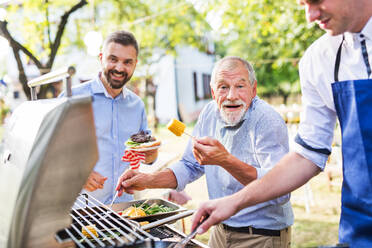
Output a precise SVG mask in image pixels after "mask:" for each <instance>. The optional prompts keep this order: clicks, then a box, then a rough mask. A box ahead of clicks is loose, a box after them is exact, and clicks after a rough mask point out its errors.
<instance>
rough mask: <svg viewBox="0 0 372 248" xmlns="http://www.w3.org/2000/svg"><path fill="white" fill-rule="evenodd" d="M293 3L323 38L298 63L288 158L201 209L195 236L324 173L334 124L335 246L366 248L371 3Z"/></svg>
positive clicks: (370, 178) (371, 176)
mask: <svg viewBox="0 0 372 248" xmlns="http://www.w3.org/2000/svg"><path fill="white" fill-rule="evenodd" d="M298 2H299V3H300V4H301V5H303V6H304V7H305V12H306V17H307V20H308V21H309V22H316V23H317V24H318V25H319V27H320V28H321V29H324V30H325V31H326V32H327V33H326V34H324V35H323V36H322V37H320V38H319V39H318V40H316V41H315V42H314V43H313V44H312V45H311V46H310V47H309V48H308V49H307V50H306V52H305V54H304V56H303V57H302V59H301V61H300V81H301V88H302V94H303V104H304V111H303V114H302V115H301V122H300V126H299V132H298V135H297V137H296V139H295V141H296V143H297V145H296V147H295V151H294V152H291V153H289V154H288V155H286V156H285V157H283V159H282V160H281V161H280V162H279V163H278V164H277V165H276V166H275V168H274V169H273V170H272V171H270V173H268V174H267V175H266V176H265V177H263V178H262V179H260V180H257V181H255V182H253V183H251V184H249V185H248V186H247V187H245V188H244V189H243V190H242V191H240V192H238V193H236V194H234V195H232V196H229V197H226V198H223V199H219V200H215V201H210V202H207V203H205V204H204V205H203V206H202V207H201V208H200V210H199V211H198V212H197V214H196V215H195V221H194V224H193V225H194V226H196V223H197V222H198V221H199V219H200V217H201V216H204V215H206V214H208V215H209V216H210V218H208V220H207V221H206V222H204V223H203V224H202V226H201V227H200V229H199V231H200V233H202V232H204V231H206V230H207V229H208V228H209V227H210V226H211V225H213V224H215V223H219V222H220V221H222V220H223V219H226V218H229V217H230V216H231V215H233V214H235V213H236V212H238V211H239V210H240V209H244V208H246V207H247V206H252V205H255V204H258V203H260V202H264V201H267V200H269V199H272V198H275V197H278V196H280V195H282V194H287V193H288V192H290V191H292V190H294V189H296V188H298V187H300V186H301V185H303V184H305V183H306V182H307V181H308V180H309V179H310V178H312V177H313V176H315V175H317V174H318V173H319V172H320V171H321V170H323V169H324V167H325V164H326V161H327V158H328V156H329V154H330V153H331V144H332V139H333V132H334V126H335V123H336V119H337V118H338V120H339V122H340V125H341V131H342V158H343V170H342V171H343V178H344V181H343V184H342V198H341V199H342V211H341V218H340V228H339V240H340V243H343V244H344V245H345V244H348V245H349V246H350V247H372V190H371V187H372V125H371V115H372V108H371V104H372V87H371V85H372V79H371V76H372V69H371V61H372V60H371V57H372V56H371V54H372V2H371V0H321V1H318V0H298ZM273 184H274V185H275V187H272V185H273ZM231 203H232V204H231ZM226 204H229V205H228V206H227V207H226Z"/></svg>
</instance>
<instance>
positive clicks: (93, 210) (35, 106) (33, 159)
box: [0, 68, 206, 248]
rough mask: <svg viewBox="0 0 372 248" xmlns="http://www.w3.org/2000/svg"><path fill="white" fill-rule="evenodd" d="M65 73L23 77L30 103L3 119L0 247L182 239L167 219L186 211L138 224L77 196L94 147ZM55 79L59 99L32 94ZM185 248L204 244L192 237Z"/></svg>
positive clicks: (88, 109) (80, 100)
mask: <svg viewBox="0 0 372 248" xmlns="http://www.w3.org/2000/svg"><path fill="white" fill-rule="evenodd" d="M73 72H74V70H72V69H71V68H63V69H61V70H59V71H55V72H51V73H48V74H46V75H43V76H41V77H39V78H37V79H34V80H32V81H30V82H29V83H28V85H29V86H30V87H31V95H32V99H33V101H27V102H25V103H23V104H21V105H20V106H19V107H18V108H17V109H16V110H15V111H14V113H13V114H12V116H11V118H10V120H9V122H8V123H7V126H6V129H5V133H4V139H3V141H2V144H1V146H0V199H1V204H0V247H9V248H18V247H168V245H169V244H170V243H172V241H173V243H174V242H175V241H177V240H180V239H182V238H183V237H185V236H186V235H185V234H184V233H182V232H179V231H178V230H176V229H174V228H173V227H171V226H170V225H169V223H171V222H174V221H176V220H177V219H181V218H184V217H186V216H189V215H191V214H192V211H187V210H185V211H179V212H177V213H175V214H174V215H171V216H163V217H162V218H159V219H153V220H151V221H152V222H150V223H149V224H147V225H144V226H140V225H139V222H136V221H134V220H130V219H128V218H125V217H123V216H120V215H119V214H118V213H117V212H115V211H113V210H111V209H109V208H108V207H107V206H105V205H103V204H102V203H101V202H99V201H98V200H96V199H94V198H93V197H92V196H90V195H88V194H85V195H80V193H79V192H80V191H81V189H82V187H83V184H84V183H85V181H86V179H87V178H88V176H89V174H90V172H91V171H92V169H93V167H94V165H95V163H96V162H97V159H98V150H97V144H96V136H95V126H94V118H93V111H92V105H91V101H92V99H91V97H90V96H79V97H76V96H74V97H71V76H72V73H73ZM59 80H63V81H64V82H65V84H66V88H67V89H66V92H67V94H66V95H67V97H65V98H57V99H46V100H37V99H36V88H37V87H38V86H40V85H43V84H48V83H52V82H55V81H59ZM74 203H75V204H74ZM73 205H74V208H72V206H73ZM113 208H114V209H115V205H114V207H113ZM87 226H94V228H95V229H94V230H95V231H94V232H97V236H98V237H97V236H95V234H94V233H93V232H92V231H90V230H91V229H89V228H88V227H87ZM83 232H84V233H85V235H84V234H83ZM87 233H88V234H89V235H86V234H87ZM87 236H90V237H87ZM190 247H206V246H205V245H203V244H201V243H200V242H197V241H195V240H192V242H190Z"/></svg>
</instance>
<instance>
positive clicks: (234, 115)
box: [220, 100, 247, 126]
mask: <svg viewBox="0 0 372 248" xmlns="http://www.w3.org/2000/svg"><path fill="white" fill-rule="evenodd" d="M226 105H243V108H242V109H240V110H239V111H233V112H230V111H225V108H224V106H226ZM246 111H247V104H246V103H245V102H243V101H242V100H237V101H229V100H225V101H223V103H222V106H221V109H220V114H221V117H222V119H223V120H224V121H225V122H226V123H227V124H228V125H230V126H236V125H237V124H238V123H239V122H240V121H241V120H242V119H243V117H244V115H245V112H246Z"/></svg>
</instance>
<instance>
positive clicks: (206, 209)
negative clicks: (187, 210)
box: [191, 196, 238, 234]
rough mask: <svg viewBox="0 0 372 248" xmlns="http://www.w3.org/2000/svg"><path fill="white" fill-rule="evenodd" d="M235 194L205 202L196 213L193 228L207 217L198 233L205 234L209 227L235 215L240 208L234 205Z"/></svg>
mask: <svg viewBox="0 0 372 248" xmlns="http://www.w3.org/2000/svg"><path fill="white" fill-rule="evenodd" d="M232 198H233V196H227V197H224V198H219V199H216V200H211V201H207V202H204V203H203V204H201V205H200V207H199V209H198V210H197V211H196V213H194V215H193V220H192V226H191V230H194V228H196V226H197V225H198V223H199V222H200V221H201V219H202V218H207V219H206V220H205V221H204V223H203V224H201V225H200V226H199V228H198V234H203V233H205V232H206V231H208V229H209V228H210V227H211V226H213V225H216V224H218V223H220V222H221V221H224V220H226V219H228V218H230V217H231V216H233V215H234V214H235V213H236V212H237V211H238V208H237V207H236V206H235V205H234V203H235V202H236V201H235V200H233V199H232Z"/></svg>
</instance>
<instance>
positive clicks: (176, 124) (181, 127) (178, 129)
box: [167, 119, 194, 138]
mask: <svg viewBox="0 0 372 248" xmlns="http://www.w3.org/2000/svg"><path fill="white" fill-rule="evenodd" d="M167 128H168V130H169V131H171V132H172V133H174V134H175V135H177V136H181V135H182V134H183V133H184V134H186V135H188V136H190V137H191V138H194V136H192V135H190V134H188V133H187V132H185V129H186V125H185V124H184V123H182V122H180V121H179V120H176V119H171V120H170V121H169V123H168V124H167Z"/></svg>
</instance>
